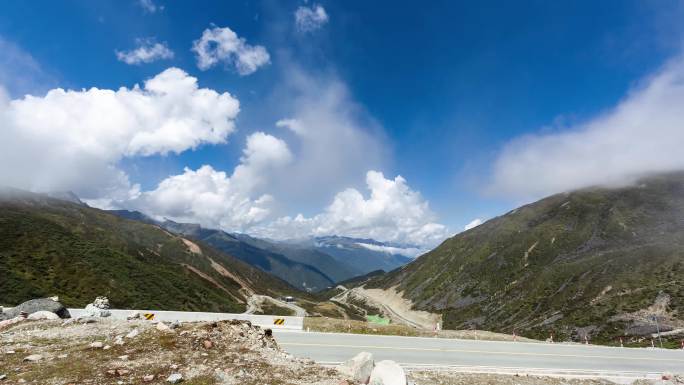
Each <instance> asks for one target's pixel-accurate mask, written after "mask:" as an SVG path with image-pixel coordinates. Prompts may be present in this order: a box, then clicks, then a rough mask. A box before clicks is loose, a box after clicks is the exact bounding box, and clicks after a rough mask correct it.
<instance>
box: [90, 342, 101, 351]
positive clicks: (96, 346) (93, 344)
mask: <svg viewBox="0 0 684 385" xmlns="http://www.w3.org/2000/svg"><path fill="white" fill-rule="evenodd" d="M90 347H91V348H93V349H101V348H102V347H104V344H103V343H102V342H100V341H95V342H93V343H92V344H90Z"/></svg>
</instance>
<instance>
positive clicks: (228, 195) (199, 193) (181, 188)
mask: <svg viewBox="0 0 684 385" xmlns="http://www.w3.org/2000/svg"><path fill="white" fill-rule="evenodd" d="M291 158H292V154H291V153H290V151H289V149H288V147H287V144H286V143H285V142H284V141H282V140H280V139H278V138H275V137H273V136H271V135H267V134H264V133H262V132H257V133H254V134H252V135H250V136H249V137H248V138H247V145H246V147H245V149H244V150H243V156H242V158H241V159H240V164H239V165H238V166H237V167H236V168H235V170H234V171H233V174H232V175H231V176H228V175H227V174H226V173H225V172H222V171H217V170H214V169H213V168H212V167H211V166H208V165H204V166H202V167H200V168H199V169H197V170H194V171H193V170H190V169H188V168H186V169H185V171H184V173H183V174H180V175H174V176H170V177H168V178H166V179H164V180H163V181H162V182H161V183H159V185H158V186H157V188H156V189H155V190H152V191H147V192H143V193H142V194H140V196H139V198H137V199H135V200H132V201H129V202H123V206H126V207H128V208H135V209H139V210H141V211H144V212H145V213H147V214H149V215H152V216H154V217H156V218H163V217H167V218H170V219H173V220H175V221H180V222H193V223H200V224H202V225H203V226H205V227H210V228H221V229H224V230H227V231H244V230H245V229H247V228H249V227H250V226H252V225H254V224H257V223H259V222H261V221H263V220H265V219H266V218H267V217H268V216H269V214H270V213H271V205H272V204H273V201H274V199H273V197H272V196H271V195H269V194H259V193H258V191H259V190H260V189H262V188H264V187H267V186H266V185H267V182H268V179H269V177H270V176H271V175H272V174H273V173H274V172H277V171H278V169H279V167H281V166H283V165H285V164H287V163H288V162H290V160H291Z"/></svg>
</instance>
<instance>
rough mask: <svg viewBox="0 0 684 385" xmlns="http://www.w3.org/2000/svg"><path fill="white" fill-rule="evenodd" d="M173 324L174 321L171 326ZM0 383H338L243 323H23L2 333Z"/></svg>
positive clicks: (330, 372) (333, 376) (337, 376)
mask: <svg viewBox="0 0 684 385" xmlns="http://www.w3.org/2000/svg"><path fill="white" fill-rule="evenodd" d="M172 326H176V327H175V328H172ZM0 376H5V377H4V379H3V380H0V381H2V382H0V383H2V384H3V385H4V384H6V383H7V384H20V383H30V384H55V385H56V384H59V385H66V384H142V383H150V384H161V383H164V384H166V383H180V382H184V383H189V384H196V385H205V384H238V383H239V384H285V383H287V384H339V383H340V381H343V380H344V377H343V376H342V375H340V374H339V373H338V372H337V371H335V370H334V369H325V368H323V367H320V366H318V365H316V364H314V363H313V362H312V361H309V360H302V359H297V358H294V357H292V356H291V355H289V354H287V353H286V352H284V351H282V350H281V349H280V348H279V347H278V345H277V343H276V342H275V340H274V339H273V337H272V336H270V333H268V331H265V330H263V329H261V328H259V327H257V326H253V325H251V324H250V323H249V322H245V321H222V322H213V323H211V322H209V323H206V322H205V323H186V324H182V325H167V324H164V323H156V324H154V323H152V322H149V321H142V320H130V321H117V320H111V319H93V318H89V319H84V320H81V321H77V320H67V321H63V320H48V321H25V322H19V323H16V324H14V325H11V326H10V327H9V328H7V329H5V330H4V331H2V332H0Z"/></svg>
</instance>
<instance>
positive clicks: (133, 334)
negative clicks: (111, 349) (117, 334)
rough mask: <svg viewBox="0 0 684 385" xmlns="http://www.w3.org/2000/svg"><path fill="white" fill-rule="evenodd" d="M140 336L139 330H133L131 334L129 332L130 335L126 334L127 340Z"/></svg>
mask: <svg viewBox="0 0 684 385" xmlns="http://www.w3.org/2000/svg"><path fill="white" fill-rule="evenodd" d="M138 334H140V332H139V331H138V329H133V330H131V331H130V332H128V334H126V338H135V337H137V336H138Z"/></svg>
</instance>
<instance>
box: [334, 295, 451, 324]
mask: <svg viewBox="0 0 684 385" xmlns="http://www.w3.org/2000/svg"><path fill="white" fill-rule="evenodd" d="M350 295H351V296H354V297H357V298H359V297H360V298H362V299H364V300H365V301H366V302H367V303H368V304H369V305H370V306H373V307H376V308H379V309H381V310H383V312H384V313H385V314H384V315H386V316H388V317H389V318H390V319H391V320H392V322H394V323H398V324H404V325H408V326H412V327H415V328H420V329H428V330H433V329H434V328H435V326H436V325H437V323H441V320H442V316H441V315H439V314H434V313H430V312H426V311H419V310H413V309H412V307H413V303H412V302H411V301H410V300H408V299H405V298H404V297H402V296H401V293H398V292H397V291H396V287H392V288H390V289H387V290H383V289H365V288H364V287H363V286H361V287H356V288H353V289H351V290H348V291H345V292H343V293H341V294H338V295H337V296H335V297H333V298H332V299H333V300H337V301H340V302H346V298H347V297H348V296H350Z"/></svg>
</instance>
